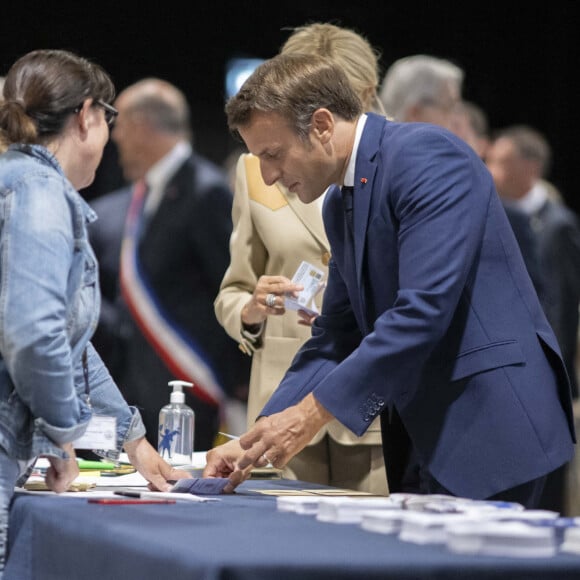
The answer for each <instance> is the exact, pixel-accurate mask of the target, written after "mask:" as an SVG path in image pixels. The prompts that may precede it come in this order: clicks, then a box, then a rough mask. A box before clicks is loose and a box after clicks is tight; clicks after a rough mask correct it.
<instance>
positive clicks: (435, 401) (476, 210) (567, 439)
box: [263, 114, 574, 498]
mask: <svg viewBox="0 0 580 580" xmlns="http://www.w3.org/2000/svg"><path fill="white" fill-rule="evenodd" d="M354 186H355V189H354V210H353V213H354V216H353V218H354V220H353V221H354V223H353V228H354V243H353V242H352V240H351V239H350V237H349V230H348V227H347V224H346V220H345V212H344V211H343V202H342V199H341V194H340V191H339V189H338V188H336V187H335V188H332V189H331V190H330V191H329V192H328V193H327V197H326V200H325V207H324V222H325V227H326V231H327V234H328V238H329V241H330V246H331V252H332V260H331V263H330V269H329V280H328V286H327V289H326V293H325V297H324V304H323V310H322V315H321V316H319V317H318V318H317V320H316V322H315V323H314V326H313V337H312V338H311V339H310V340H309V341H308V342H307V343H306V344H305V345H304V346H303V347H302V349H301V350H300V351H299V353H298V355H297V358H296V359H295V361H294V364H293V365H292V367H291V368H290V370H289V372H288V373H287V374H286V376H285V379H284V380H283V381H282V383H281V385H280V387H279V388H278V389H277V390H276V392H275V393H274V395H273V396H272V398H271V399H270V401H269V402H268V404H267V405H266V406H265V408H264V410H263V414H265V415H270V414H272V413H273V412H277V411H280V410H282V409H285V408H286V407H288V406H289V405H292V404H294V403H296V402H298V401H299V400H301V399H302V398H303V397H304V396H305V395H306V394H307V393H309V392H313V394H314V396H315V397H316V398H317V399H318V400H319V401H320V402H321V403H322V405H323V406H324V407H325V408H326V409H328V410H329V411H330V412H331V413H332V414H333V415H334V416H335V417H336V418H338V420H339V421H341V422H342V423H343V424H344V425H346V426H347V427H349V428H350V429H351V430H352V431H353V432H354V433H357V434H360V433H364V432H365V430H366V429H367V428H368V426H369V425H370V424H371V422H372V421H373V419H374V418H375V417H376V416H377V415H381V423H382V426H383V440H384V441H385V442H387V441H388V445H389V447H390V448H393V449H397V443H398V442H397V441H396V440H394V441H393V440H392V439H391V440H390V441H389V437H390V436H391V435H392V434H391V433H390V432H389V427H390V425H391V424H390V422H389V413H390V411H392V412H393V413H394V415H398V416H400V418H401V421H402V424H403V426H404V428H405V429H406V432H407V433H408V436H409V437H410V440H411V441H412V443H413V446H414V449H415V452H416V454H417V456H418V460H419V462H420V463H421V464H422V466H423V468H424V469H427V470H428V472H429V473H430V475H431V476H432V477H433V478H435V479H436V480H437V482H439V483H440V484H441V485H442V486H444V487H445V488H446V489H447V490H449V491H450V492H452V493H453V494H456V495H460V496H466V497H473V498H485V497H490V496H492V495H494V494H496V493H498V492H500V491H503V490H506V489H508V488H512V487H515V486H517V485H519V484H522V483H524V482H527V481H530V480H533V479H535V478H538V477H540V476H542V475H544V474H546V473H548V472H550V471H552V470H554V469H556V468H557V467H558V466H559V465H561V464H563V463H564V462H566V461H568V460H569V459H570V458H571V457H572V454H573V451H574V445H573V441H574V435H573V423H572V412H571V398H570V386H569V383H568V380H567V377H566V373H565V369H564V365H563V363H562V359H561V356H560V351H559V348H558V344H557V342H556V338H555V336H554V333H553V332H552V330H551V328H550V326H549V325H548V323H547V320H546V318H545V316H544V313H543V311H542V309H541V307H540V303H539V301H538V298H537V295H536V293H535V291H534V288H533V286H532V283H531V281H530V277H529V275H528V274H527V272H526V269H525V265H524V262H523V259H522V255H521V253H520V250H519V248H518V246H517V242H516V240H515V237H514V234H513V231H512V229H511V227H510V224H509V222H508V220H507V217H506V213H505V211H504V210H503V208H502V205H501V202H500V200H499V198H498V196H497V194H496V191H495V189H494V185H493V181H492V178H491V175H490V174H489V172H488V170H487V169H486V167H485V165H484V164H483V163H482V161H481V160H480V159H479V158H478V157H477V156H476V155H475V154H474V152H473V151H472V150H471V149H470V148H469V147H468V146H467V145H466V144H465V143H463V142H462V141H461V140H459V139H457V138H456V137H455V136H453V135H451V134H450V133H449V132H447V131H445V130H444V129H442V128H439V127H435V126H433V125H428V124H415V123H403V124H398V123H392V122H389V121H387V120H385V119H383V118H381V117H378V116H376V115H372V114H369V115H368V120H367V123H366V126H365V128H364V131H363V134H362V138H361V142H360V145H359V148H358V154H357V156H356V168H355V183H354ZM392 436H393V437H394V436H395V435H394V434H393V435H392ZM394 459H395V458H394V457H389V454H386V455H385V462H386V465H387V475H388V477H389V487H391V489H397V488H398V484H399V483H400V482H393V483H394V484H395V485H393V486H391V481H392V480H391V478H392V477H393V474H394V473H398V472H399V471H400V470H399V469H398V467H400V466H396V465H395V466H393V469H391V466H392V463H391V461H390V460H394Z"/></svg>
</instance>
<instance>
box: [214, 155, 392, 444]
mask: <svg viewBox="0 0 580 580" xmlns="http://www.w3.org/2000/svg"><path fill="white" fill-rule="evenodd" d="M232 215H233V222H234V229H233V233H232V236H231V241H230V252H231V261H230V266H229V268H228V270H227V271H226V273H225V276H224V279H223V281H222V284H221V288H220V292H219V294H218V296H217V298H216V300H215V312H216V316H217V318H218V320H219V322H220V323H221V324H222V326H223V327H224V328H225V330H226V332H227V333H228V334H229V335H230V336H231V337H232V338H233V339H234V340H237V341H238V342H239V343H240V344H241V345H244V343H247V340H246V338H245V337H244V336H242V334H241V330H242V327H241V311H242V308H243V306H244V305H245V304H246V303H247V302H248V300H249V299H250V297H251V294H252V292H253V290H254V288H255V286H256V284H257V282H258V278H259V277H260V276H261V275H264V274H266V275H283V276H286V277H288V278H292V276H293V275H294V273H295V272H296V270H297V268H298V266H299V265H300V263H301V262H302V260H305V261H307V262H310V263H311V264H313V265H314V266H317V267H318V268H320V269H322V270H323V271H324V272H325V274H326V273H327V270H328V268H327V265H328V261H329V259H330V248H329V245H328V240H327V238H326V235H325V233H324V226H323V223H322V215H321V208H320V203H319V200H317V201H315V202H313V203H311V204H304V203H302V202H301V201H300V200H299V199H298V197H297V196H296V195H294V194H292V193H290V192H289V191H287V190H286V189H285V188H283V187H281V186H278V185H275V186H267V185H266V184H265V183H264V181H263V180H262V177H261V174H260V170H259V160H258V158H257V157H254V156H253V155H242V156H241V157H240V159H239V161H238V164H237V168H236V184H235V196H234V204H233V210H232ZM320 306H321V296H318V307H319V308H320ZM309 337H310V328H308V327H306V326H303V325H300V324H298V316H297V314H296V312H294V311H286V313H285V314H283V315H281V316H269V317H268V319H267V321H266V324H265V328H264V333H263V347H262V348H259V349H258V350H257V351H256V352H255V353H254V355H253V361H252V371H251V378H250V391H249V397H248V426H250V425H251V424H252V423H253V422H254V420H255V419H256V417H257V415H258V413H259V412H260V411H261V409H262V407H263V406H264V404H265V403H266V401H267V400H268V399H269V397H270V395H271V394H272V392H273V391H274V389H275V388H276V387H277V386H278V384H279V383H280V380H281V379H282V377H283V376H284V373H285V371H286V369H287V368H288V367H289V366H290V363H291V361H292V358H293V357H294V355H295V354H296V352H297V351H298V349H299V348H300V346H302V344H304V342H305V341H306V340H307V339H308V338H309ZM325 432H328V434H329V436H330V437H331V438H332V439H334V440H335V441H337V442H338V443H341V444H343V445H360V444H365V445H380V444H381V431H380V425H379V422H378V419H377V420H375V421H374V422H373V423H372V425H371V426H370V428H369V429H368V431H367V432H366V433H365V435H363V436H362V437H357V436H356V435H354V434H353V433H352V432H351V431H350V430H348V429H346V428H345V427H344V426H342V425H341V424H340V423H339V422H338V421H336V420H335V421H332V422H331V423H329V424H328V425H327V426H326V427H325V428H324V429H323V430H321V431H320V432H319V433H318V434H317V435H316V437H315V438H314V439H313V440H312V442H311V443H315V442H318V441H319V440H320V439H321V438H322V436H323V435H324V433H325Z"/></svg>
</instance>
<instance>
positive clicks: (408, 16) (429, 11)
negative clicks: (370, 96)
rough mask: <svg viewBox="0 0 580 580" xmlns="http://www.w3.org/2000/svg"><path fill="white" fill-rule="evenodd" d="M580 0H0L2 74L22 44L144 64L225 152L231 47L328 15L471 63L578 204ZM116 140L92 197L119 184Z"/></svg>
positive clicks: (496, 108) (113, 62)
mask: <svg viewBox="0 0 580 580" xmlns="http://www.w3.org/2000/svg"><path fill="white" fill-rule="evenodd" d="M576 6H577V3H576V2H575V1H574V0H570V1H552V2H543V3H541V4H540V5H538V6H532V3H524V2H511V1H509V0H504V1H502V2H496V1H490V2H486V3H475V2H470V1H467V2H448V1H432V2H427V1H407V2H389V1H388V0H383V1H366V2H365V1H358V2H316V1H315V0H311V1H303V0H295V1H293V2H281V1H278V2H275V1H271V2H265V1H261V0H260V1H258V0H256V1H253V2H236V3H234V2H213V3H209V4H202V3H200V2H199V0H198V1H196V2H191V1H189V0H184V1H183V2H180V3H175V2H148V3H147V4H145V3H144V2H143V3H137V2H127V1H125V2H107V1H103V2H82V1H78V2H74V3H73V2H70V1H68V0H67V1H61V2H56V1H53V2H46V1H45V2H40V1H36V2H28V1H21V2H17V1H15V0H4V2H3V3H2V7H1V8H0V21H1V22H2V26H1V32H0V74H2V75H5V74H6V71H7V70H8V68H9V66H10V64H11V63H12V62H13V61H14V60H15V59H16V58H18V57H19V56H21V55H22V54H24V53H26V52H28V51H30V50H33V49H37V48H64V49H69V50H73V51H75V52H78V53H80V54H81V55H83V56H86V57H88V58H91V59H93V60H95V61H97V62H99V63H100V64H101V65H102V66H103V67H104V68H105V69H106V70H107V71H108V72H109V73H110V74H111V76H112V78H113V80H114V82H115V84H116V87H117V90H118V91H120V90H122V89H123V88H124V87H126V86H127V85H129V84H131V83H133V82H135V81H136V80H138V79H140V78H142V77H145V76H157V77H161V78H164V79H166V80H168V81H170V82H172V83H174V84H176V85H177V86H179V87H180V88H181V89H182V90H183V91H184V92H185V93H186V95H187V97H188V99H189V102H190V105H191V107H192V116H193V128H194V133H195V146H196V148H197V150H198V151H199V152H200V153H202V154H205V155H206V156H208V157H209V158H211V159H213V160H214V161H216V162H217V163H222V162H224V161H225V159H226V157H227V155H228V154H229V153H230V152H231V151H232V150H233V149H234V147H235V146H236V143H235V142H234V141H233V139H232V138H231V137H230V135H229V134H228V131H227V129H226V125H225V117H224V114H223V105H224V99H225V88H224V75H225V65H226V62H227V61H228V59H229V58H231V57H233V56H251V57H259V58H269V57H270V56H273V55H274V54H275V53H276V52H277V51H278V50H279V48H280V46H281V45H282V43H283V42H284V41H285V40H286V38H287V37H288V35H289V34H290V32H289V29H291V28H292V27H295V26H300V25H303V24H306V23H309V22H313V21H327V22H333V23H335V24H338V25H342V26H347V27H349V28H353V29H355V30H356V31H357V32H360V33H362V34H363V35H365V36H366V37H367V39H368V40H369V41H370V42H371V44H372V45H373V46H374V47H375V48H377V49H378V50H379V51H380V53H381V65H382V71H383V72H384V71H385V70H386V68H387V67H388V66H389V64H390V63H391V62H393V60H395V59H397V58H400V57H402V56H406V55H409V54H416V53H424V54H432V55H434V56H439V57H442V58H446V59H449V60H451V61H453V62H455V63H456V64H458V65H459V66H461V67H462V68H463V69H464V70H465V73H466V78H465V83H464V97H465V98H467V99H469V100H472V101H474V102H476V103H477V104H479V105H480V106H481V107H482V108H483V109H484V110H485V111H486V113H487V115H488V117H489V122H490V126H491V127H492V128H501V127H503V126H506V125H510V124H513V123H526V124H529V125H532V126H534V127H535V128H537V129H539V130H540V131H542V132H543V133H544V135H545V136H546V137H547V139H548V141H549V142H550V144H551V146H552V149H553V156H554V159H553V164H552V170H551V173H550V176H549V177H550V179H551V180H552V181H553V182H554V183H555V184H556V185H557V186H558V187H559V188H560V189H561V191H562V193H563V195H564V197H565V199H566V201H567V202H568V204H569V205H570V206H571V207H572V208H573V209H575V210H576V211H579V210H580V196H577V192H578V190H579V188H580V183H579V175H578V173H579V172H578V170H577V159H578V158H579V155H580V153H579V151H578V147H577V146H576V142H575V141H576V140H575V139H574V137H575V134H576V130H577V129H576V125H577V121H578V115H577V109H578V103H577V98H576V97H577V95H578V91H577V88H576V85H577V84H578V82H577V76H578V74H579V68H580V67H579V65H580V59H579V58H578V57H579V51H578V44H579V36H580V34H579V32H578V18H577V16H576V12H577V9H576ZM114 159H115V151H114V147H113V146H112V145H109V146H108V147H107V149H106V154H105V160H104V163H103V164H102V166H101V168H100V170H99V172H98V174H97V179H96V180H95V183H94V184H93V186H92V187H91V188H89V189H88V190H85V192H84V193H85V195H86V196H87V197H92V196H94V195H96V194H97V193H101V192H102V191H104V190H107V189H109V188H110V187H112V186H114V185H117V182H118V181H119V179H120V177H119V175H118V169H117V168H116V164H115V161H114Z"/></svg>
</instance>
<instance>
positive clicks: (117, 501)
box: [88, 497, 175, 505]
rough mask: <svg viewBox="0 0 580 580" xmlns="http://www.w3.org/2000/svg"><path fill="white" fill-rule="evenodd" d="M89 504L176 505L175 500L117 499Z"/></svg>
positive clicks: (95, 500)
mask: <svg viewBox="0 0 580 580" xmlns="http://www.w3.org/2000/svg"><path fill="white" fill-rule="evenodd" d="M88 502H89V503H99V504H105V505H127V504H139V503H175V500H174V499H117V498H114V497H99V498H91V499H89V500H88Z"/></svg>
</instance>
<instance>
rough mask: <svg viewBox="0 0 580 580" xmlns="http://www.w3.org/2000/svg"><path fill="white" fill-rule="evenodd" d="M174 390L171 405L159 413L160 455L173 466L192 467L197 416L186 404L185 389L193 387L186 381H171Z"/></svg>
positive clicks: (170, 400) (170, 384)
mask: <svg viewBox="0 0 580 580" xmlns="http://www.w3.org/2000/svg"><path fill="white" fill-rule="evenodd" d="M169 386H170V387H172V388H173V392H172V393H171V398H170V399H169V404H168V405H165V407H163V408H162V409H161V411H160V412H159V443H158V451H159V455H161V457H163V458H164V459H165V461H167V462H168V463H171V465H191V462H192V459H193V434H194V428H195V415H194V413H193V409H191V408H190V407H188V406H187V405H186V404H185V394H184V393H183V387H193V384H192V383H188V382H186V381H169Z"/></svg>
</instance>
